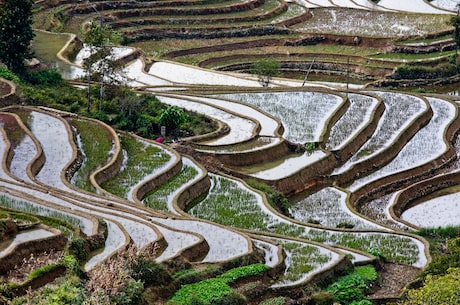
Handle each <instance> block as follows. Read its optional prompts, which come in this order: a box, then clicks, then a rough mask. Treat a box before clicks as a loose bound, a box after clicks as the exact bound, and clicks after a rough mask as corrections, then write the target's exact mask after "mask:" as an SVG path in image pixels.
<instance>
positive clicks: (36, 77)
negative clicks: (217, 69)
mask: <svg viewBox="0 0 460 305" xmlns="http://www.w3.org/2000/svg"><path fill="white" fill-rule="evenodd" d="M0 77H3V78H5V79H8V80H11V81H13V82H15V83H16V84H17V85H18V86H19V90H18V91H19V92H18V93H19V95H20V97H21V99H22V100H23V102H24V103H25V104H27V105H34V106H48V107H53V108H56V109H60V110H64V111H69V112H74V113H79V114H83V115H89V116H92V117H94V118H96V119H99V120H101V121H103V122H105V123H107V124H109V125H112V126H114V127H115V128H118V129H121V130H125V131H129V132H134V133H136V134H138V135H140V136H142V137H145V138H150V139H155V138H156V137H158V136H159V135H160V132H161V126H162V125H164V126H167V129H166V132H167V135H171V136H172V135H175V136H178V137H180V136H192V135H196V134H204V133H208V132H212V131H213V130H215V128H216V126H217V125H216V123H215V122H214V121H212V120H210V119H209V118H207V117H205V116H203V115H201V114H198V113H195V112H185V111H184V110H183V109H180V108H178V107H173V106H168V105H165V104H162V103H161V102H160V101H159V100H158V99H157V98H156V97H155V96H153V95H150V94H144V95H138V94H135V93H133V92H131V91H129V90H127V89H126V88H124V87H122V86H121V87H120V86H115V85H112V86H110V85H109V84H106V87H105V90H104V92H105V94H104V100H103V101H102V103H100V104H98V103H94V101H96V100H97V99H98V98H99V97H100V88H99V86H91V87H90V93H91V96H90V100H91V102H90V103H91V105H90V106H91V107H90V108H91V109H90V111H88V98H87V92H86V90H82V89H78V88H75V87H74V86H72V85H70V84H68V83H67V82H65V81H64V80H63V79H62V77H61V75H60V74H59V73H58V72H57V71H55V70H41V71H31V72H28V73H25V74H23V75H21V76H20V77H19V76H18V75H17V74H15V73H13V72H12V71H11V70H9V69H6V68H4V67H0Z"/></svg>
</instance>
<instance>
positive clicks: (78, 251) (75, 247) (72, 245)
mask: <svg viewBox="0 0 460 305" xmlns="http://www.w3.org/2000/svg"><path fill="white" fill-rule="evenodd" d="M68 251H69V253H70V254H72V255H74V256H75V257H76V259H77V260H78V261H80V262H83V261H86V260H87V259H88V256H89V245H88V243H87V242H86V240H85V239H84V238H82V237H77V238H74V239H72V240H71V241H70V242H69V245H68Z"/></svg>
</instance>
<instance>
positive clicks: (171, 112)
mask: <svg viewBox="0 0 460 305" xmlns="http://www.w3.org/2000/svg"><path fill="white" fill-rule="evenodd" d="M186 121H187V116H186V115H185V112H184V110H183V109H181V108H179V107H177V106H169V107H168V108H167V109H165V110H164V111H163V112H162V113H161V115H160V117H159V121H158V123H159V124H160V125H162V126H166V128H167V131H169V130H175V129H176V128H178V127H179V126H180V125H181V124H182V123H184V122H186Z"/></svg>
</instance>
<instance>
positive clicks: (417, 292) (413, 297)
mask: <svg viewBox="0 0 460 305" xmlns="http://www.w3.org/2000/svg"><path fill="white" fill-rule="evenodd" d="M459 281H460V268H451V269H449V270H448V271H447V274H445V275H442V276H431V275H429V276H427V277H426V280H425V283H424V286H423V287H422V288H420V289H410V290H408V293H407V296H408V300H407V301H405V302H404V303H403V304H404V305H409V304H410V305H424V304H431V305H443V304H460V289H458V283H459Z"/></svg>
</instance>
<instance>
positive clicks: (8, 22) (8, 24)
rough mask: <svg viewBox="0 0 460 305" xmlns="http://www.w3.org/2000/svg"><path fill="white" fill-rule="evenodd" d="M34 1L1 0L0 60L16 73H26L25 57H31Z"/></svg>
mask: <svg viewBox="0 0 460 305" xmlns="http://www.w3.org/2000/svg"><path fill="white" fill-rule="evenodd" d="M33 37H34V33H33V30H32V1H30V0H2V1H0V62H3V63H4V64H5V65H6V66H7V67H8V68H9V69H10V70H12V71H14V72H16V73H21V74H22V73H24V72H25V67H24V59H27V58H30V57H31V50H30V42H31V41H32V39H33Z"/></svg>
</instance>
